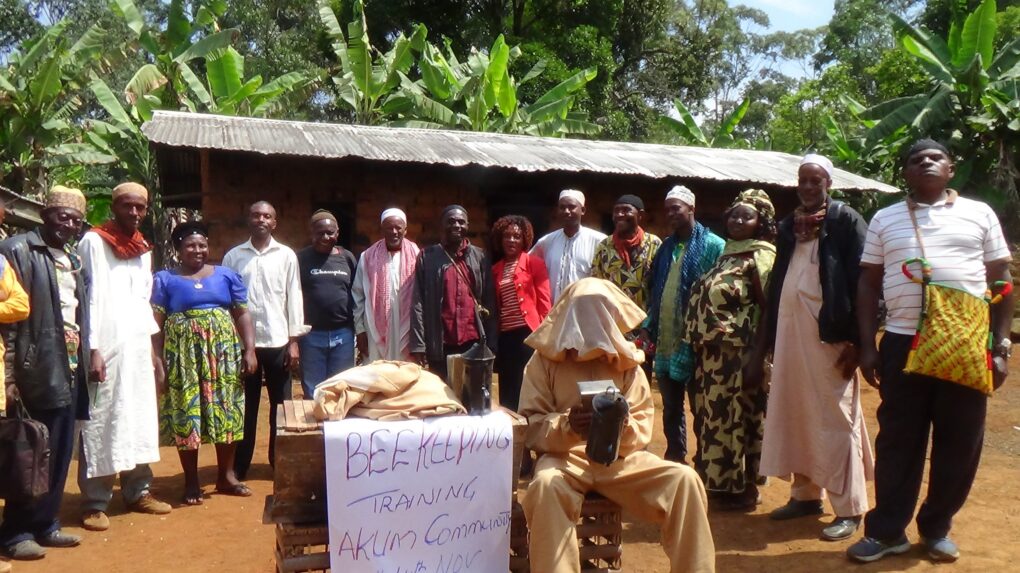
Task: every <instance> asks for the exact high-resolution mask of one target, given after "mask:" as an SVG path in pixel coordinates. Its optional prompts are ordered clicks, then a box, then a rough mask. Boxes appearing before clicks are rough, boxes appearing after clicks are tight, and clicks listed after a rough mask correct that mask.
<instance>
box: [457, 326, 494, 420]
mask: <svg viewBox="0 0 1020 573" xmlns="http://www.w3.org/2000/svg"><path fill="white" fill-rule="evenodd" d="M461 359H462V360H463V361H464V387H463V388H461V396H460V398H461V402H462V403H463V404H464V406H465V407H466V408H467V410H468V414H470V415H472V416H484V415H485V414H488V413H489V412H491V411H492V364H493V362H494V361H495V360H496V357H495V356H494V355H493V354H492V352H491V351H490V350H489V347H488V345H486V344H485V338H484V337H483V338H482V339H481V340H479V341H478V342H476V343H475V344H474V345H473V346H472V347H471V348H469V349H468V351H467V352H465V353H464V354H462V355H461Z"/></svg>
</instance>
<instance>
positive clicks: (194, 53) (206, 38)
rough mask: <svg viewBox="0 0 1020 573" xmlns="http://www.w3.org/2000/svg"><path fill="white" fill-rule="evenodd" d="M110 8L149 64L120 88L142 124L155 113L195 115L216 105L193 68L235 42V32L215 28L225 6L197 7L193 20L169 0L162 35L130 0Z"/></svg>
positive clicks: (215, 0)
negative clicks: (167, 110) (121, 19)
mask: <svg viewBox="0 0 1020 573" xmlns="http://www.w3.org/2000/svg"><path fill="white" fill-rule="evenodd" d="M112 8H113V11H114V12H115V13H117V14H118V15H120V16H121V18H123V19H124V22H125V23H126V24H127V27H128V28H129V29H130V30H131V32H132V33H133V34H134V37H135V40H136V42H137V43H138V45H139V46H140V47H141V48H142V49H143V50H144V51H145V52H146V53H147V56H148V59H149V60H150V62H149V63H146V64H144V65H143V66H141V67H140V68H138V70H137V71H136V72H135V74H134V76H132V78H131V79H130V80H129V81H128V83H127V86H126V87H125V88H124V93H125V95H126V96H127V99H128V101H129V102H130V103H131V104H133V105H134V106H136V107H137V108H138V111H139V114H140V115H141V118H142V119H143V120H144V121H148V120H149V119H150V118H151V117H152V112H153V110H155V109H172V110H185V111H199V110H200V109H202V108H204V109H209V108H210V107H211V106H213V105H214V103H215V102H214V101H213V100H212V97H211V96H210V95H209V91H208V89H207V88H206V87H205V86H204V85H203V83H202V80H201V79H200V78H199V76H198V75H197V74H196V73H195V71H194V69H192V65H193V64H194V63H196V60H200V59H206V58H208V57H210V56H211V55H212V54H214V53H219V52H220V51H222V50H226V49H227V48H228V47H230V46H231V45H232V44H233V42H234V41H235V40H236V39H237V38H238V37H239V32H238V30H237V29H235V28H229V29H226V30H221V29H219V25H218V24H217V19H218V18H219V17H220V16H222V15H223V14H224V13H225V12H226V9H227V2H226V0H211V1H208V2H205V3H203V4H201V5H200V6H198V7H197V9H196V10H195V14H194V18H193V19H192V18H189V16H188V14H187V11H186V7H185V2H184V0H170V3H169V5H168V6H167V20H166V28H165V29H163V30H159V29H157V28H155V27H153V26H152V25H150V24H149V23H148V22H146V20H145V18H143V17H142V13H141V11H139V10H138V7H137V6H136V5H135V3H134V0H113V2H112ZM193 98H197V99H198V100H199V101H198V102H197V103H196V101H195V100H194V99H193Z"/></svg>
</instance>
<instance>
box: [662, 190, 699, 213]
mask: <svg viewBox="0 0 1020 573" xmlns="http://www.w3.org/2000/svg"><path fill="white" fill-rule="evenodd" d="M666 199H679V200H681V201H683V202H684V203H687V205H688V206H690V207H691V208H692V209H693V208H694V191H691V190H690V189H688V188H687V187H684V186H683V185H676V186H674V187H673V188H672V189H670V190H669V193H666Z"/></svg>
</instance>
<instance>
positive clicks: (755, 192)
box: [727, 189, 776, 219]
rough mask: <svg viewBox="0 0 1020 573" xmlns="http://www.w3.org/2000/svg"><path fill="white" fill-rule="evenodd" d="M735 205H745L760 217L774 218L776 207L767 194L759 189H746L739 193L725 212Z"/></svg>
mask: <svg viewBox="0 0 1020 573" xmlns="http://www.w3.org/2000/svg"><path fill="white" fill-rule="evenodd" d="M737 205H747V206H748V207H750V208H752V209H754V210H755V211H757V212H758V215H759V216H761V217H768V218H769V219H775V218H776V207H775V206H774V205H773V204H772V199H770V198H769V194H768V193H766V192H764V191H762V190H761V189H748V190H747V191H743V192H741V193H740V195H737V198H736V199H734V200H733V203H731V204H730V207H729V209H727V210H730V209H733V208H734V207H736V206H737Z"/></svg>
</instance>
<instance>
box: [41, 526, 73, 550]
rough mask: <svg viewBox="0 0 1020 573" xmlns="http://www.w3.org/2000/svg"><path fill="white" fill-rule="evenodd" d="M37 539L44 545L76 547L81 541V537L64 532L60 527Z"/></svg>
mask: <svg viewBox="0 0 1020 573" xmlns="http://www.w3.org/2000/svg"><path fill="white" fill-rule="evenodd" d="M36 541H38V542H39V545H42V546H43V547H74V546H75V545H78V544H79V543H81V537H79V536H77V535H72V534H70V533H63V532H62V531H60V530H59V529H58V530H56V531H54V532H53V533H50V534H49V535H46V536H44V537H38V538H36Z"/></svg>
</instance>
